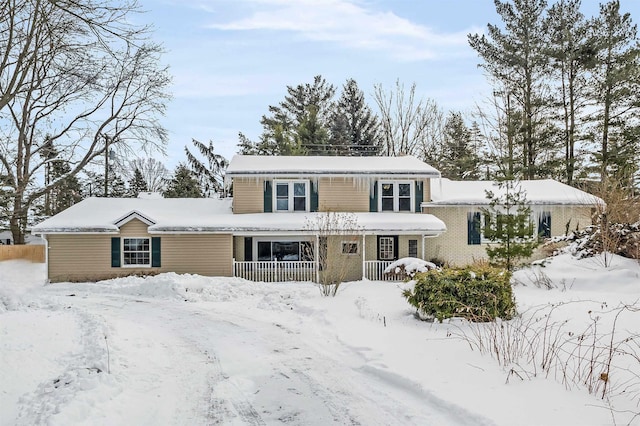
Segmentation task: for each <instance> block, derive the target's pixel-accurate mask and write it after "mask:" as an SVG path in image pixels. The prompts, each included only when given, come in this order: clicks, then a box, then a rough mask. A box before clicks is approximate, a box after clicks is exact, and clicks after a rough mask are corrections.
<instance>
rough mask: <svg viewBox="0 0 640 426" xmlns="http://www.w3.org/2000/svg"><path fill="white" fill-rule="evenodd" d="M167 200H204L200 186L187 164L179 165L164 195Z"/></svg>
mask: <svg viewBox="0 0 640 426" xmlns="http://www.w3.org/2000/svg"><path fill="white" fill-rule="evenodd" d="M163 195H164V197H165V198H202V192H201V191H200V185H199V184H198V181H197V179H196V178H195V177H194V176H193V173H192V172H191V170H189V168H188V167H187V166H186V165H185V164H182V163H181V164H178V166H176V170H175V172H174V175H173V178H172V179H171V180H170V181H169V183H168V184H167V189H166V190H165V191H164V193H163Z"/></svg>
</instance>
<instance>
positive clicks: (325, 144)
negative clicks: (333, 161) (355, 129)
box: [295, 105, 333, 155]
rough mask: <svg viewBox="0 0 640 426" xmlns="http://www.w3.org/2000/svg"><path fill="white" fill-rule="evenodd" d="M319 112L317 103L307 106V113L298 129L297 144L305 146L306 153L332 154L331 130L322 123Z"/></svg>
mask: <svg viewBox="0 0 640 426" xmlns="http://www.w3.org/2000/svg"><path fill="white" fill-rule="evenodd" d="M318 112H319V111H318V108H317V107H316V106H315V105H309V106H308V107H307V114H306V115H305V116H304V117H302V121H301V122H300V125H299V126H298V128H297V131H296V139H295V140H296V145H297V146H299V147H301V148H303V149H304V152H305V154H306V155H331V153H332V152H333V149H332V148H331V147H330V146H329V131H328V129H327V128H326V127H325V126H324V125H323V124H322V123H321V121H320V118H319V116H318Z"/></svg>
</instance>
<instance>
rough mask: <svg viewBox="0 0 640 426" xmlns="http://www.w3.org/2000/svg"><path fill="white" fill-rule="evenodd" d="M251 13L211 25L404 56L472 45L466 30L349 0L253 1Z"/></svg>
mask: <svg viewBox="0 0 640 426" xmlns="http://www.w3.org/2000/svg"><path fill="white" fill-rule="evenodd" d="M243 3H244V4H250V5H251V6H252V7H251V9H252V12H250V15H249V16H246V17H243V18H239V19H236V20H231V21H229V22H226V23H216V24H212V25H210V27H211V28H214V29H218V30H225V31H252V30H253V31H255V30H263V31H287V32H292V33H296V34H299V35H300V36H302V37H304V38H306V39H308V40H314V41H325V42H333V43H336V44H340V45H342V46H345V47H348V48H352V49H362V50H369V51H381V52H386V53H387V54H389V55H390V56H391V57H393V58H395V59H398V60H402V61H417V60H424V59H433V58H436V57H440V56H445V55H446V56H449V55H451V54H455V52H456V51H458V52H460V54H463V53H462V52H463V51H465V50H466V48H467V33H468V32H475V31H477V29H469V30H468V31H464V32H456V33H439V32H436V31H434V30H432V29H431V28H428V27H426V26H422V25H419V24H416V23H414V22H411V21H410V20H408V19H405V18H401V17H399V16H398V15H396V14H395V13H393V12H388V11H385V12H383V11H376V10H370V9H368V8H367V7H366V5H365V4H364V3H362V2H354V1H350V0H249V1H246V2H243Z"/></svg>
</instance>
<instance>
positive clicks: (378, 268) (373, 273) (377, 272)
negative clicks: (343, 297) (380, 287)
mask: <svg viewBox="0 0 640 426" xmlns="http://www.w3.org/2000/svg"><path fill="white" fill-rule="evenodd" d="M393 262H395V260H365V261H364V278H366V279H368V280H371V281H402V280H404V279H405V276H404V274H385V273H384V270H385V269H386V268H387V266H389V265H391V264H392V263H393Z"/></svg>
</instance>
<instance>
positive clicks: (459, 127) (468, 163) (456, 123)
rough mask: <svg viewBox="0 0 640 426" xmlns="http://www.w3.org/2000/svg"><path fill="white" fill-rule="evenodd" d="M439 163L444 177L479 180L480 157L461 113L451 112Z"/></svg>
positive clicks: (445, 126)
mask: <svg viewBox="0 0 640 426" xmlns="http://www.w3.org/2000/svg"><path fill="white" fill-rule="evenodd" d="M439 154H440V158H439V162H438V163H437V164H438V166H439V170H440V172H441V173H442V176H444V177H446V178H449V179H454V180H465V179H467V180H468V179H478V177H479V176H480V156H479V154H478V148H477V147H476V146H474V144H473V140H472V134H471V130H470V129H469V128H468V127H467V125H466V124H465V122H464V119H463V118H462V114H461V113H459V112H450V113H449V116H448V117H447V121H446V123H445V125H444V142H443V144H442V149H441V152H440V153H439Z"/></svg>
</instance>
